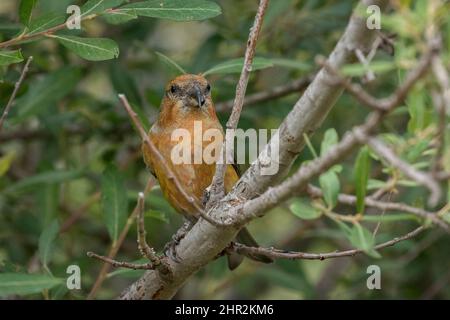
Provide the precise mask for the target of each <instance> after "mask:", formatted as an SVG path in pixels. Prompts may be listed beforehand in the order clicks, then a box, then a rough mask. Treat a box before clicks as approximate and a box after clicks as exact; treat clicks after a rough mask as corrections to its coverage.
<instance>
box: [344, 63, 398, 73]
mask: <svg viewBox="0 0 450 320" xmlns="http://www.w3.org/2000/svg"><path fill="white" fill-rule="evenodd" d="M395 68H396V65H395V62H392V61H373V62H371V63H370V64H369V68H368V69H367V68H366V66H364V65H363V64H361V63H355V64H348V65H345V66H344V67H342V69H341V73H342V74H343V75H344V76H348V77H358V76H363V75H364V74H366V73H367V71H368V70H371V71H373V72H375V73H378V74H379V73H384V72H388V71H392V70H394V69H395Z"/></svg>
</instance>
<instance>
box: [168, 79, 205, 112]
mask: <svg viewBox="0 0 450 320" xmlns="http://www.w3.org/2000/svg"><path fill="white" fill-rule="evenodd" d="M165 100H166V101H168V102H169V104H170V105H171V106H172V107H173V108H177V109H179V110H180V111H182V112H183V113H184V112H191V111H206V110H207V109H209V107H211V106H212V103H211V86H210V84H209V83H208V81H207V80H206V79H205V78H204V77H203V76H202V75H195V74H183V75H181V76H178V77H176V78H175V79H173V80H172V81H170V82H169V83H168V84H167V86H166V96H165Z"/></svg>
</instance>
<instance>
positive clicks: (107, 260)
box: [87, 252, 154, 299]
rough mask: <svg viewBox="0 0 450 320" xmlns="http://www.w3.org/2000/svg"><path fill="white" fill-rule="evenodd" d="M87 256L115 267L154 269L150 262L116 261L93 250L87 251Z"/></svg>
mask: <svg viewBox="0 0 450 320" xmlns="http://www.w3.org/2000/svg"><path fill="white" fill-rule="evenodd" d="M87 256H88V257H89V258H95V259H98V260H100V261H103V262H105V263H107V264H108V265H111V266H113V267H115V268H127V269H133V270H153V269H154V266H153V265H152V264H151V263H150V262H149V263H143V264H138V263H131V262H124V261H117V260H114V259H111V258H108V257H105V256H101V255H98V254H96V253H94V252H88V253H87ZM88 299H89V298H88Z"/></svg>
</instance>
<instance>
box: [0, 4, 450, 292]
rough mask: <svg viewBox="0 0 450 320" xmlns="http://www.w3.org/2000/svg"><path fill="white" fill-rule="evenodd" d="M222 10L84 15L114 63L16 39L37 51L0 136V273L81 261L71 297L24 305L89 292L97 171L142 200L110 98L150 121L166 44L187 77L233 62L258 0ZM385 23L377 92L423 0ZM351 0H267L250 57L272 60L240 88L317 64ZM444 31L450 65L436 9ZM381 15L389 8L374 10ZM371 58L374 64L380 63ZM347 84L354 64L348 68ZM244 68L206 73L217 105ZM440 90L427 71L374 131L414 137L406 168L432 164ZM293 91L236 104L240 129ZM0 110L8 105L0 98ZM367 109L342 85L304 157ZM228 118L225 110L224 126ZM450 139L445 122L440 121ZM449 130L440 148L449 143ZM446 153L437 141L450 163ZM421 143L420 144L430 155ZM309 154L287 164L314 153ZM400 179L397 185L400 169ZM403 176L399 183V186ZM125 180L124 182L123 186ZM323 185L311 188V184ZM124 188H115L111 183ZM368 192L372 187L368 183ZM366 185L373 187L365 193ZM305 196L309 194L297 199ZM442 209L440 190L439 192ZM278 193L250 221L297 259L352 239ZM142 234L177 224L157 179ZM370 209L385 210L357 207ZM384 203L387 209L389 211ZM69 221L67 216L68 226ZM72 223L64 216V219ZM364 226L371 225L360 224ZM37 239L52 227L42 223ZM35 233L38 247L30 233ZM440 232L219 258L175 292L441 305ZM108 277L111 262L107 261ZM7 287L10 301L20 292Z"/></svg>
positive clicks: (445, 254)
mask: <svg viewBox="0 0 450 320" xmlns="http://www.w3.org/2000/svg"><path fill="white" fill-rule="evenodd" d="M216 2H217V3H218V4H219V5H220V7H221V8H222V14H221V15H218V16H217V17H214V18H212V19H208V20H205V21H193V22H175V21H169V20H160V19H151V18H143V17H139V18H138V19H135V20H132V21H130V22H128V23H126V24H120V25H110V24H107V23H106V22H105V21H104V20H103V19H102V18H97V19H93V20H91V21H87V22H86V23H83V29H82V31H81V32H76V33H75V34H77V35H83V36H85V37H106V38H110V39H113V40H114V41H116V42H117V43H118V46H119V48H120V56H119V58H117V59H112V60H108V61H101V62H90V61H86V60H83V59H81V58H79V57H78V56H77V55H75V54H74V53H73V52H71V51H69V50H68V49H66V48H65V47H63V46H61V45H60V44H58V43H57V42H56V41H54V40H52V39H39V40H38V41H34V42H30V43H25V44H22V45H20V48H22V54H23V55H24V57H25V58H26V57H28V56H30V55H32V56H33V57H34V61H33V62H32V65H31V69H30V72H29V73H28V75H27V77H26V79H25V82H24V83H23V85H22V87H21V90H20V92H19V95H18V98H17V100H16V102H17V103H16V105H15V106H14V107H13V110H12V112H11V114H10V116H9V117H8V119H7V122H6V124H5V126H4V127H3V129H2V131H1V132H0V272H4V273H27V272H29V273H36V274H50V273H51V274H52V275H53V276H55V277H60V278H65V277H66V276H67V274H66V268H67V266H68V265H72V264H76V265H79V266H80V268H81V281H82V282H81V284H82V288H81V290H71V291H69V290H67V289H65V286H64V285H60V286H56V287H54V288H53V289H51V290H49V291H47V290H44V291H43V292H41V293H35V294H31V295H24V296H21V297H26V298H30V299H42V298H48V299H84V298H86V296H87V294H88V293H89V291H90V289H91V287H92V285H93V283H94V281H95V279H96V277H97V275H98V272H99V270H100V268H101V263H100V262H99V261H96V260H93V259H90V258H88V257H87V256H86V252H87V251H94V252H97V253H99V254H104V255H106V254H107V252H108V250H109V248H110V246H111V243H112V241H111V237H110V235H109V233H108V229H107V227H106V225H105V212H104V210H103V206H102V204H101V193H102V183H101V182H102V178H103V179H104V177H103V172H104V170H105V168H107V167H108V166H109V165H111V164H112V165H114V166H115V167H117V171H115V170H113V169H112V170H113V171H114V172H115V173H114V174H115V175H117V177H118V180H119V183H118V184H117V188H119V190H124V191H126V192H125V193H124V197H125V199H126V208H125V211H126V214H127V215H128V214H129V213H130V212H131V210H132V209H133V208H134V205H135V203H136V198H137V194H138V192H139V191H141V190H143V189H144V187H145V184H146V181H147V179H148V177H149V175H150V173H149V172H148V170H146V168H145V165H144V163H143V161H142V159H141V153H140V138H139V136H138V134H137V133H136V131H135V130H134V129H133V128H132V126H131V123H130V120H129V118H128V116H127V114H126V113H125V112H124V110H123V109H122V107H121V106H120V104H119V101H118V99H117V94H118V93H125V94H126V95H127V96H128V98H129V100H130V101H131V103H132V104H133V106H134V107H135V108H136V109H138V110H139V111H140V112H141V116H143V117H142V118H143V119H146V120H147V121H146V123H145V124H146V125H147V126H148V125H149V124H151V123H152V122H153V121H154V120H155V117H156V116H157V114H158V108H159V103H160V100H161V98H162V96H163V92H164V85H165V83H166V82H167V81H168V80H170V79H171V78H172V77H174V76H175V75H176V73H175V72H173V70H172V69H171V68H168V67H167V65H166V64H165V63H164V62H163V61H162V60H161V59H160V58H159V57H158V55H157V54H156V52H161V53H163V54H164V55H165V56H167V57H170V58H171V59H173V60H174V61H176V62H177V63H179V64H180V65H181V66H182V67H183V68H185V70H187V71H188V72H190V73H200V72H203V71H206V70H207V69H209V68H210V67H212V66H214V65H216V64H218V63H221V62H223V61H226V60H230V59H233V58H239V57H242V56H243V54H244V50H245V43H246V41H247V36H248V31H249V28H250V26H251V24H252V23H253V18H254V14H255V10H256V5H257V3H256V1H225V0H222V1H216ZM393 2H395V4H394V5H393V7H392V8H391V12H390V15H389V16H386V25H383V27H385V28H387V30H384V31H383V32H385V33H386V34H391V33H395V34H396V38H395V45H394V46H395V52H394V54H393V55H391V54H390V53H389V52H388V51H386V50H380V51H379V52H378V54H377V55H376V57H375V59H374V60H375V61H377V62H382V63H384V66H387V67H384V68H380V71H379V72H376V75H377V78H376V80H375V81H372V82H371V83H369V84H367V85H366V88H367V89H368V91H370V92H371V93H373V94H374V95H376V96H378V97H384V96H387V95H389V94H390V93H391V92H392V91H393V90H394V89H395V87H396V85H397V83H398V81H399V79H400V78H401V77H402V76H403V74H404V70H405V68H410V67H411V66H412V65H414V63H415V60H414V59H415V58H416V57H417V56H418V53H420V52H421V50H422V49H423V46H424V39H423V31H424V30H425V27H426V10H425V12H423V8H426V6H427V1H393ZM73 3H78V4H82V3H84V1H73V0H41V1H39V2H38V5H37V7H36V8H35V9H34V11H33V15H34V16H39V15H43V14H45V13H46V12H59V13H65V10H66V7H67V6H68V5H69V4H73ZM356 3H357V2H356V1H339V0H304V1H302V0H294V1H287V0H282V1H272V2H271V3H270V5H269V8H268V11H267V14H266V18H265V21H264V26H263V29H262V33H261V37H260V40H259V42H258V46H257V56H259V57H265V58H267V59H271V60H272V61H273V66H272V67H269V68H265V69H263V70H259V71H255V72H254V73H253V74H252V76H251V78H250V83H249V87H248V90H247V93H248V94H252V93H255V92H260V91H264V90H268V89H271V88H273V87H275V86H278V85H282V84H286V83H289V82H291V81H293V80H295V79H298V78H300V77H303V76H307V75H311V74H313V73H314V72H315V71H316V70H317V69H318V67H317V65H316V64H315V62H314V61H315V60H314V59H315V57H316V56H317V55H324V56H327V55H328V54H329V53H330V52H331V50H332V49H333V47H334V45H335V44H336V42H337V40H338V39H339V38H340V36H341V35H342V33H343V31H344V28H345V26H346V24H347V22H348V19H349V17H350V14H351V12H352V9H353V7H354V5H355V4H356ZM18 4H19V1H17V0H2V1H1V2H0V41H4V40H6V39H9V38H11V37H13V36H14V35H16V34H17V33H18V32H19V31H20V30H21V29H22V26H21V25H20V23H19V18H18ZM442 10H443V13H442V14H441V15H440V18H439V21H437V23H438V24H439V27H440V29H441V30H442V36H443V39H444V50H443V55H442V56H443V59H444V63H445V65H446V67H447V68H448V67H449V62H450V59H449V53H448V52H449V50H448V49H449V46H450V23H449V22H450V18H449V17H450V15H449V14H448V13H449V11H448V5H447V6H444V7H443V9H442ZM383 18H384V17H383ZM380 65H381V63H380ZM22 66H23V64H14V65H10V66H3V67H0V78H1V79H2V80H1V81H0V105H1V106H4V105H6V102H7V99H8V98H9V96H10V94H11V91H12V89H13V86H14V82H15V81H16V80H17V77H18V76H19V74H20V71H21V68H22ZM355 69H357V71H356V75H357V77H356V79H357V81H359V80H360V77H358V76H360V75H362V74H363V72H361V70H362V71H364V70H363V69H362V68H359V69H358V68H355ZM238 77H239V74H237V73H233V74H211V75H210V76H208V79H209V81H210V82H211V85H212V95H213V100H214V101H215V102H216V103H219V102H224V101H227V100H229V99H232V98H233V97H234V90H235V86H236V83H237V79H238ZM428 86H436V84H435V83H433V82H432V81H430V80H427V79H425V80H423V81H421V82H420V84H419V85H418V86H417V90H415V91H414V92H413V94H412V98H411V99H410V100H411V101H410V103H409V104H408V103H407V104H406V105H405V106H403V107H401V108H400V109H398V111H396V113H395V114H393V115H392V116H390V117H389V119H388V120H387V121H385V122H384V124H383V128H382V130H383V132H387V133H389V135H387V136H386V139H387V141H389V142H390V143H391V144H392V145H393V146H394V147H395V149H396V151H397V152H398V153H400V154H402V155H403V156H405V157H406V154H407V152H408V151H409V150H410V149H411V148H413V147H414V146H416V145H417V144H418V142H420V141H426V143H425V145H424V146H423V150H416V151H417V153H418V155H417V156H415V157H413V156H412V158H410V160H411V162H414V163H419V162H420V163H422V166H424V167H425V168H426V167H427V166H429V162H430V156H429V155H430V154H432V148H433V143H432V140H433V139H432V136H433V132H435V131H433V130H435V128H436V120H437V119H438V117H437V116H436V114H435V111H434V107H433V103H432V100H431V91H429V90H427V89H426V88H428ZM300 94H301V93H300V92H299V93H294V94H291V95H288V96H285V97H282V98H279V99H274V100H270V101H267V102H264V103H260V104H257V105H249V106H246V107H245V108H244V110H243V113H242V117H241V120H240V123H239V126H240V127H241V128H244V129H245V128H256V129H258V128H267V129H275V128H277V127H278V125H279V124H280V123H281V121H282V120H283V118H284V117H285V116H286V115H287V114H288V112H289V111H290V110H291V108H292V106H293V105H294V103H295V102H296V100H297V99H298V98H299V97H300ZM2 108H3V107H2ZM367 113H368V109H367V108H365V107H363V106H361V105H360V104H359V103H357V102H356V101H355V100H354V99H353V98H351V97H350V96H349V95H347V94H344V95H343V96H342V97H341V98H340V99H339V101H338V102H337V104H336V106H335V107H334V108H333V109H332V111H331V113H330V114H329V115H328V117H327V119H326V121H325V123H324V124H323V125H322V126H321V128H320V129H319V130H318V131H317V132H316V133H315V134H314V136H312V137H311V138H310V139H311V142H312V145H313V146H314V148H315V150H320V144H321V141H322V139H323V137H324V133H325V131H326V130H327V129H329V128H335V130H336V131H337V133H338V134H339V136H342V134H343V133H344V132H345V131H346V130H348V129H349V128H351V127H352V126H353V125H355V124H358V123H360V122H361V121H362V120H363V119H364V118H365V116H366V115H367ZM228 115H229V112H228V111H227V112H221V113H220V114H219V116H220V120H221V121H222V122H223V123H225V121H226V120H227V117H228ZM447 135H448V130H447ZM448 140H449V139H447V146H448V143H449V142H448ZM448 149H449V148H446V150H447V151H446V152H447V153H446V154H447V158H446V159H448V160H449V161H448V162H449V163H450V154H449V152H448ZM427 150H428V151H430V150H431V151H430V152H429V153H427ZM355 156H356V154H355V155H352V156H351V157H349V158H348V160H346V161H345V162H344V163H343V170H342V172H340V173H339V180H340V189H341V191H342V192H345V193H353V194H354V192H355V189H354V183H353V167H354V161H355ZM312 158H313V154H312V152H311V150H309V149H308V148H305V150H304V151H303V152H302V153H301V155H300V157H299V159H298V160H297V161H296V164H295V166H294V168H293V170H295V168H297V167H298V165H299V164H300V163H302V162H303V161H306V160H311V159H312ZM372 162H373V163H372V170H371V175H370V177H371V179H372V185H376V182H377V181H378V182H380V181H387V180H388V179H389V178H390V177H393V176H395V175H396V174H398V173H396V172H394V171H395V170H392V169H389V168H386V167H385V166H384V165H383V164H382V163H381V162H379V161H376V160H372ZM401 179H403V180H405V181H406V179H404V178H401ZM401 179H400V180H401ZM122 182H123V183H122ZM407 182H408V181H406V182H404V183H399V184H398V185H397V186H396V191H398V193H394V194H392V195H391V196H390V197H391V200H393V201H402V202H406V203H409V204H411V205H415V206H418V207H421V206H424V203H425V202H426V191H425V190H424V189H423V188H420V187H417V186H415V185H413V184H411V183H409V184H408V183H407ZM314 183H315V184H316V185H318V183H317V181H314ZM121 188H122V189H121ZM369 189H370V188H369ZM369 192H371V190H369ZM303 201H306V202H308V200H305V199H303ZM442 201H443V203H442V205H444V204H445V201H447V202H448V199H443V200H442ZM291 203H292V201H289V202H287V203H285V204H283V205H280V206H279V207H277V208H276V209H274V210H273V212H271V213H269V214H267V215H266V216H265V217H264V218H263V219H259V220H256V221H254V222H252V223H251V224H250V226H249V229H250V230H251V232H252V233H253V234H254V236H255V238H256V239H257V240H258V242H259V243H260V244H261V245H263V246H275V247H280V248H284V249H291V250H298V251H305V252H328V251H334V250H337V249H346V248H351V247H352V244H350V243H349V241H348V240H347V238H346V236H345V234H344V233H343V232H342V230H340V229H339V227H338V226H337V225H336V223H334V221H332V220H331V219H327V218H325V217H321V218H319V219H315V220H304V219H301V218H299V217H297V216H296V215H294V214H293V213H292V212H291V210H290V208H289V205H290V204H291ZM146 209H147V212H146V220H145V223H146V227H147V231H148V241H149V243H150V244H151V245H152V246H154V247H155V248H157V249H159V250H161V249H162V248H163V246H164V244H165V243H166V242H167V241H168V240H169V239H170V238H171V236H172V234H173V233H174V232H175V231H176V230H177V229H178V228H179V227H180V225H181V224H182V219H181V218H180V216H178V215H177V214H176V213H175V212H174V210H173V209H172V208H171V207H170V206H169V205H168V203H167V202H166V201H165V200H164V199H163V197H162V195H161V192H160V190H159V189H158V188H155V189H153V191H152V192H151V194H150V196H147V198H146ZM334 211H335V212H339V213H346V214H347V213H348V214H354V213H356V212H355V209H354V208H351V207H347V206H342V205H338V206H337V207H335V208H334ZM365 214H367V215H370V214H377V215H378V214H380V212H379V211H377V210H373V209H366V212H365ZM389 214H390V212H386V213H385V215H386V216H388V215H389ZM73 217H76V220H75V221H74V222H73V223H71V222H70V220H69V219H72V218H73ZM54 221H58V224H59V226H60V227H61V226H62V227H63V230H61V232H59V233H58V234H55V236H54V241H52V244H51V247H50V249H49V254H48V260H46V263H43V261H42V254H41V253H39V241H41V242H42V241H44V240H42V237H43V236H42V234H43V231H44V230H49V229H48V228H51V227H50V226H51V225H52V223H54ZM68 221H69V222H68ZM420 223H423V221H419V220H417V219H415V218H413V219H411V217H407V219H400V218H399V219H398V220H395V219H394V221H384V222H383V223H382V224H381V228H380V231H379V233H378V235H377V237H376V241H377V242H382V241H385V240H389V239H391V238H393V237H395V236H397V235H401V234H403V233H406V232H409V231H410V230H412V229H413V228H414V227H415V226H417V225H419V224H420ZM363 225H364V226H365V227H367V228H369V229H370V230H372V229H373V228H374V226H375V225H376V223H374V222H364V223H363ZM47 232H48V231H47ZM40 239H41V240H40ZM449 239H450V238H449V237H448V235H446V234H445V233H444V232H442V231H441V230H440V229H438V228H434V229H430V230H428V231H427V232H425V233H423V234H421V235H420V236H418V237H416V238H414V239H413V240H408V241H405V242H402V243H399V244H398V245H396V246H395V247H392V248H388V249H385V250H383V251H380V254H381V255H382V257H381V258H374V257H371V256H369V255H365V254H363V255H358V256H355V257H349V258H343V259H334V260H326V261H286V260H280V261H277V262H276V263H274V264H272V265H260V264H257V263H254V262H251V261H248V260H245V263H244V264H243V265H241V266H240V267H239V268H238V269H237V270H235V271H233V272H230V271H229V270H228V269H227V267H226V261H225V259H223V258H220V259H217V260H216V261H213V262H212V263H210V264H209V265H208V266H207V267H206V268H204V269H203V270H201V271H200V272H199V273H198V274H196V275H195V276H194V277H193V278H192V279H190V280H189V281H188V282H187V284H186V285H185V286H184V288H183V289H182V290H180V292H179V293H178V294H177V296H176V298H180V299H219V298H225V299H231V298H232V299H239V298H246V299H312V298H322V299H328V298H333V299H336V298H337V299H374V298H381V299H393V298H413V299H418V298H437V299H448V298H450V286H449V283H450V269H449V265H450V255H449V252H450V240H449ZM117 259H118V260H125V261H134V260H137V259H140V256H139V252H138V250H137V246H136V231H135V224H133V225H132V228H131V229H130V232H129V233H128V235H127V237H126V240H125V241H124V243H123V244H122V246H121V248H120V250H119V253H118V255H117ZM372 264H376V265H379V266H380V267H381V271H382V282H381V283H382V288H381V290H368V289H367V287H366V279H367V277H368V274H367V273H366V269H367V267H368V266H369V265H372ZM113 271H114V270H113ZM141 274H142V272H140V271H130V270H122V269H119V270H116V271H114V272H112V273H110V274H109V275H108V277H107V279H106V280H105V282H104V283H103V285H102V287H101V289H100V290H99V292H98V294H97V298H99V299H109V298H115V297H116V296H117V295H118V294H119V293H120V291H121V290H123V289H124V288H126V286H128V285H129V284H130V283H132V282H133V281H134V280H136V279H137V278H138V277H139V276H140V275H141ZM19 296H20V295H19ZM16 297H18V296H17V295H14V294H11V295H7V296H6V298H16Z"/></svg>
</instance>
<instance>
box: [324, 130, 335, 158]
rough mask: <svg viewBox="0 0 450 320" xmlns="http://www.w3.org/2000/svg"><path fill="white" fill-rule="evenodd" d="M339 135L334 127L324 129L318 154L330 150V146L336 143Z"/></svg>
mask: <svg viewBox="0 0 450 320" xmlns="http://www.w3.org/2000/svg"><path fill="white" fill-rule="evenodd" d="M338 140H339V137H338V134H337V132H336V129H334V128H330V129H328V130H327V131H325V135H324V136H323V140H322V144H321V145H320V155H321V156H323V155H325V153H327V152H328V150H330V148H331V147H332V146H334V145H335V144H336V143H338Z"/></svg>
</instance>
